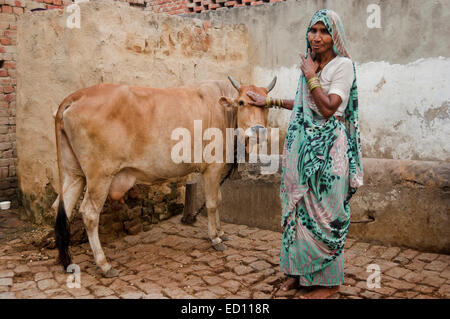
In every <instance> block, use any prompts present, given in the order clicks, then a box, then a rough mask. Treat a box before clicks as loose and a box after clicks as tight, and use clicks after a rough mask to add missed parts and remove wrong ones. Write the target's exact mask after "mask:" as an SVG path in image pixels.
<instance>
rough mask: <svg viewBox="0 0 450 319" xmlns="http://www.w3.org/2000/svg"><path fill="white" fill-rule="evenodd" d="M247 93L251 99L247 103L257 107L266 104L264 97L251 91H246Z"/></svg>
mask: <svg viewBox="0 0 450 319" xmlns="http://www.w3.org/2000/svg"><path fill="white" fill-rule="evenodd" d="M247 95H248V96H249V97H250V98H251V101H250V102H248V104H250V105H253V106H259V107H265V106H266V97H264V96H262V95H259V94H256V93H255V92H252V91H248V92H247Z"/></svg>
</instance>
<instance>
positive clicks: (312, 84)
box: [308, 82, 320, 91]
mask: <svg viewBox="0 0 450 319" xmlns="http://www.w3.org/2000/svg"><path fill="white" fill-rule="evenodd" d="M313 86H314V87H317V86H320V83H319V82H311V83H310V84H308V89H309V90H310V91H311V88H312V87H313Z"/></svg>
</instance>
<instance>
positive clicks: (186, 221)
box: [181, 215, 197, 225]
mask: <svg viewBox="0 0 450 319" xmlns="http://www.w3.org/2000/svg"><path fill="white" fill-rule="evenodd" d="M196 220H197V216H193V215H188V216H183V217H182V218H181V223H183V224H185V225H192V224H193V223H195V221H196Z"/></svg>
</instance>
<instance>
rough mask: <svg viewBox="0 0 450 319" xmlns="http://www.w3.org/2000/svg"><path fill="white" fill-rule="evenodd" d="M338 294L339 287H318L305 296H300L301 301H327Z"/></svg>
mask: <svg viewBox="0 0 450 319" xmlns="http://www.w3.org/2000/svg"><path fill="white" fill-rule="evenodd" d="M337 292H339V286H334V287H317V288H315V289H314V290H312V291H310V292H308V293H306V294H304V295H303V296H300V299H326V298H328V297H331V296H332V295H334V294H335V293H337Z"/></svg>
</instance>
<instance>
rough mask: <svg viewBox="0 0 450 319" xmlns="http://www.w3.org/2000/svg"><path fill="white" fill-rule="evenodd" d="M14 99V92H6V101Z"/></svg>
mask: <svg viewBox="0 0 450 319" xmlns="http://www.w3.org/2000/svg"><path fill="white" fill-rule="evenodd" d="M15 100H16V94H14V93H10V94H6V101H7V102H11V101H15Z"/></svg>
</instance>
